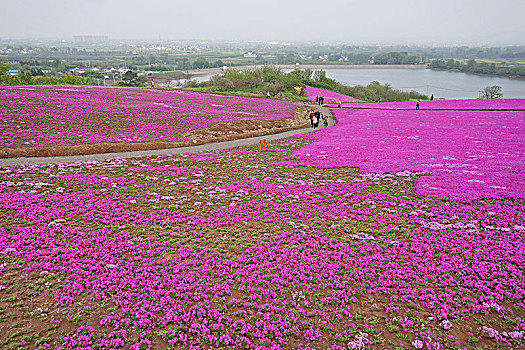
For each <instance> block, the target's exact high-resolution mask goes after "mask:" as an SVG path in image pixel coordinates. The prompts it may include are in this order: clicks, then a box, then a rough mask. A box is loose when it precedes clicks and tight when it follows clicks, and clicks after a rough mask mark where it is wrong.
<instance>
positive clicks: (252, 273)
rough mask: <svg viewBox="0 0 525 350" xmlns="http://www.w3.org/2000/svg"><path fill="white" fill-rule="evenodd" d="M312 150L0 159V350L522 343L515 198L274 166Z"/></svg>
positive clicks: (293, 146) (294, 143)
mask: <svg viewBox="0 0 525 350" xmlns="http://www.w3.org/2000/svg"><path fill="white" fill-rule="evenodd" d="M339 117H340V118H342V116H339ZM341 123H342V122H341ZM342 125H344V124H342ZM328 129H329V128H327V129H326V130H328ZM310 142H312V141H311V140H307V139H297V138H294V139H288V140H283V141H280V142H277V143H274V144H272V145H270V147H269V149H268V150H267V152H265V153H260V152H256V151H255V147H251V148H246V149H236V150H226V151H215V152H207V153H204V154H191V153H187V154H181V155H168V156H159V157H143V158H135V159H113V160H110V161H107V162H78V163H76V164H58V165H47V166H46V165H41V166H36V165H35V166H25V167H13V168H3V169H1V172H0V192H1V195H0V221H1V225H0V252H1V258H0V259H1V260H0V327H1V328H0V329H2V332H0V347H1V348H12V349H13V348H19V349H22V348H28V349H34V348H38V349H56V348H61V349H76V348H84V349H128V348H130V349H157V348H162V349H168V348H169V349H180V348H182V349H217V348H228V349H334V350H335V349H341V350H342V349H366V348H367V347H369V348H378V349H384V348H387V349H395V348H403V349H423V348H424V349H463V348H475V347H483V348H496V347H498V346H501V347H509V348H521V347H523V346H524V345H525V271H524V268H525V207H524V203H523V200H519V199H514V198H508V199H504V200H502V199H491V200H479V201H476V200H474V201H472V202H471V203H462V202H455V201H444V200H441V199H436V198H432V197H425V196H423V197H418V196H416V194H415V192H414V181H416V180H417V176H414V175H412V174H410V173H409V172H403V173H399V174H397V175H394V174H366V173H359V172H358V170H357V169H355V168H347V167H337V168H315V167H294V166H290V165H286V164H282V161H283V158H286V157H289V156H291V155H292V154H293V153H294V152H297V151H298V150H300V149H301V148H302V147H304V146H307V144H308V143H310ZM317 142H318V141H314V143H313V144H315V143H317ZM369 159H371V158H369ZM276 164H281V165H276ZM334 165H337V164H334Z"/></svg>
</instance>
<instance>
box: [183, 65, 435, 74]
mask: <svg viewBox="0 0 525 350" xmlns="http://www.w3.org/2000/svg"><path fill="white" fill-rule="evenodd" d="M264 66H268V65H264V64H255V65H248V66H233V67H228V69H235V70H239V71H244V70H249V69H255V68H262V67H264ZM270 66H272V67H275V68H279V69H295V68H299V69H313V70H319V69H426V68H427V67H428V64H427V63H425V64H397V65H396V64H301V65H299V66H297V65H294V64H275V65H270ZM181 72H187V73H188V74H189V75H190V76H203V75H208V74H218V73H221V72H223V70H222V68H203V69H190V70H187V71H181Z"/></svg>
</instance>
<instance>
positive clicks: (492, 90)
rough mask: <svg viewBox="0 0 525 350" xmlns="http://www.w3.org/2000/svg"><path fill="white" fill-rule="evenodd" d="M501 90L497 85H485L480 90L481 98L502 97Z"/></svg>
mask: <svg viewBox="0 0 525 350" xmlns="http://www.w3.org/2000/svg"><path fill="white" fill-rule="evenodd" d="M502 90H503V89H502V88H501V86H498V85H492V86H487V87H486V88H484V89H483V91H482V92H481V98H501V97H503V92H502Z"/></svg>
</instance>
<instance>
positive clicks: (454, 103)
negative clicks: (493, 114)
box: [351, 98, 525, 111]
mask: <svg viewBox="0 0 525 350" xmlns="http://www.w3.org/2000/svg"><path fill="white" fill-rule="evenodd" d="M416 103H417V101H403V102H388V103H381V104H378V103H359V104H353V105H352V106H351V107H352V108H365V109H415V108H416ZM420 103H421V104H420V109H441V110H474V111H486V110H488V111H493V110H509V111H513V110H516V111H523V110H525V100H523V99H518V98H515V99H512V98H510V99H493V100H482V99H478V100H436V101H420Z"/></svg>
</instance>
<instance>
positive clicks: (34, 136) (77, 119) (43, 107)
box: [0, 86, 295, 148]
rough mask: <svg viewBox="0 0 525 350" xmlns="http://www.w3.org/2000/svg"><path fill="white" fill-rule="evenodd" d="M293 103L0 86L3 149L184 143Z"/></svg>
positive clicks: (283, 112) (284, 112)
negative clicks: (195, 133) (192, 134)
mask: <svg viewBox="0 0 525 350" xmlns="http://www.w3.org/2000/svg"><path fill="white" fill-rule="evenodd" d="M294 108H295V105H294V104H293V103H289V102H284V101H279V100H273V99H272V100H266V99H260V98H251V97H238V96H222V95H213V94H203V93H197V92H190V91H180V90H171V91H166V90H153V89H139V88H110V87H88V86H23V87H0V118H1V121H2V123H0V148H7V147H9V148H13V147H31V146H47V145H80V144H94V143H102V142H111V143H130V142H133V143H137V142H158V141H169V142H181V141H185V137H184V134H185V133H187V132H189V131H192V130H195V129H200V128H207V127H210V126H213V125H216V124H217V123H221V122H232V121H239V120H247V121H255V120H256V121H276V120H280V119H283V118H287V117H291V116H292V115H293V113H292V111H293V109H294Z"/></svg>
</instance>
